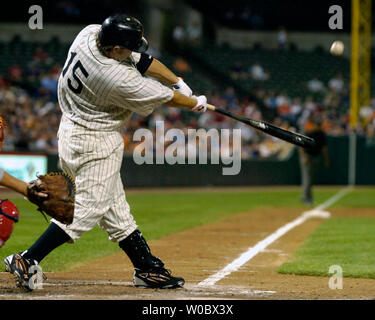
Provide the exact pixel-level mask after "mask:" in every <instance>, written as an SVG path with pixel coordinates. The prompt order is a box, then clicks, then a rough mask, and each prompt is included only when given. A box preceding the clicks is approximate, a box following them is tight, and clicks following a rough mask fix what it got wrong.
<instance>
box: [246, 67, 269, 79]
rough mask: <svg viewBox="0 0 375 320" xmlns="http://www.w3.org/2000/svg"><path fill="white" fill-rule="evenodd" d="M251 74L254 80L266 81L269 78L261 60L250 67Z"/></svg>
mask: <svg viewBox="0 0 375 320" xmlns="http://www.w3.org/2000/svg"><path fill="white" fill-rule="evenodd" d="M249 73H250V76H251V77H252V78H253V79H254V80H259V81H265V80H268V79H269V77H270V76H269V74H268V73H267V72H265V71H264V69H263V67H262V66H261V64H260V63H259V62H255V63H254V64H253V65H252V66H251V67H250V69H249Z"/></svg>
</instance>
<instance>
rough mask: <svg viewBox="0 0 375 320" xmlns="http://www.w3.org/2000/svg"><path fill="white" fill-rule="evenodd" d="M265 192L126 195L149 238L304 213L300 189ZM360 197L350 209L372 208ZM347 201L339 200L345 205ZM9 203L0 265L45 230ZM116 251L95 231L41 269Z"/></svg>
mask: <svg viewBox="0 0 375 320" xmlns="http://www.w3.org/2000/svg"><path fill="white" fill-rule="evenodd" d="M264 190H265V189H264ZM264 190H262V191H230V192H229V191H228V192H224V191H218V192H204V191H202V192H199V193H198V192H186V193H177V192H176V193H173V192H170V193H166V192H162V193H146V192H145V193H134V194H128V195H127V200H128V202H129V204H130V206H131V210H132V213H133V215H134V217H135V219H136V221H137V223H138V225H139V228H140V230H141V231H142V232H143V234H144V236H145V237H146V239H147V240H152V239H157V238H160V237H163V236H166V235H168V234H172V233H176V232H179V231H182V230H185V229H188V228H191V227H194V226H198V225H202V224H205V223H209V222H213V221H217V220H219V219H222V218H224V217H226V216H228V215H231V214H236V213H240V212H248V211H251V210H254V209H256V208H259V207H261V206H267V207H284V208H285V207H294V208H301V211H302V210H304V209H306V207H305V206H303V205H301V202H300V196H301V192H300V190H299V189H295V190H291V189H282V188H280V190H277V189H276V190H272V191H271V190H267V191H264ZM337 191H338V188H337V189H336V188H333V189H321V190H319V189H318V188H316V189H315V190H314V195H315V199H316V202H317V203H322V202H324V201H325V200H327V199H328V198H330V197H331V196H332V195H334V194H335V193H336V192H337ZM355 192H357V191H355ZM358 193H359V195H361V197H360V198H361V199H362V200H361V201H358V200H357V199H358V197H357V196H356V197H354V198H353V200H352V201H353V206H367V207H370V206H373V205H374V206H375V197H374V194H373V193H374V192H373V189H363V190H359V191H358ZM346 197H349V195H347V196H346ZM345 199H346V198H343V201H344V200H345ZM11 200H12V201H14V202H15V203H16V204H17V206H18V208H19V209H20V212H21V216H20V222H19V223H17V224H16V225H15V230H14V232H13V235H12V237H11V238H10V239H9V240H8V241H7V243H6V244H5V246H4V247H3V248H2V249H0V259H1V260H0V263H1V261H2V259H3V258H4V257H6V256H7V255H9V254H11V253H14V252H18V251H22V250H25V249H27V248H28V247H29V246H30V245H32V244H33V243H34V241H35V240H36V239H37V238H38V237H39V236H40V235H41V234H42V233H43V232H44V230H45V229H46V228H47V226H48V224H47V223H46V222H45V220H44V219H43V217H42V216H41V215H40V213H38V212H37V211H36V210H35V206H34V205H32V204H29V203H28V202H27V201H25V200H23V199H11ZM345 201H346V200H345ZM366 201H367V203H368V204H367V205H366V204H365V203H366ZM340 202H341V200H340ZM347 206H349V204H347ZM118 251H120V249H119V247H118V245H117V244H116V243H113V242H110V241H109V240H108V236H107V234H106V232H104V231H103V230H101V229H100V228H98V227H95V228H94V229H93V230H91V231H90V232H87V233H85V234H84V235H83V236H82V238H81V239H79V240H78V241H77V242H76V243H75V244H74V245H71V244H65V245H63V246H61V247H59V248H57V249H56V250H54V251H53V252H52V253H51V254H50V255H48V256H47V257H46V258H45V259H44V260H43V263H42V266H43V270H45V271H60V270H66V269H69V268H71V267H72V266H74V265H75V264H77V263H81V262H85V261H88V260H91V259H94V258H99V257H102V256H106V255H109V254H111V253H115V252H118ZM0 268H1V267H0Z"/></svg>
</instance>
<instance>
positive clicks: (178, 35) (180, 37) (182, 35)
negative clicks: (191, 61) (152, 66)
mask: <svg viewBox="0 0 375 320" xmlns="http://www.w3.org/2000/svg"><path fill="white" fill-rule="evenodd" d="M172 37H173V40H174V41H175V42H176V43H177V44H180V45H183V44H185V43H186V40H187V32H186V29H185V27H184V25H183V24H182V23H179V24H178V25H177V26H176V27H175V28H174V29H173V34H172Z"/></svg>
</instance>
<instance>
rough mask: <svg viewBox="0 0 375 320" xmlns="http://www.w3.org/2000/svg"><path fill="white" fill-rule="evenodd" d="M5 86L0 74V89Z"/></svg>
mask: <svg viewBox="0 0 375 320" xmlns="http://www.w3.org/2000/svg"><path fill="white" fill-rule="evenodd" d="M6 86H7V82H6V81H5V79H4V77H3V75H2V74H0V88H5V87H6Z"/></svg>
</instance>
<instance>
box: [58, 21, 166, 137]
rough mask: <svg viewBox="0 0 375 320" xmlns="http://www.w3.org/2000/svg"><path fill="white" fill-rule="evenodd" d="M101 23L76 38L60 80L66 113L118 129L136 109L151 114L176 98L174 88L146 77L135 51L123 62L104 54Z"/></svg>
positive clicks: (95, 125)
mask: <svg viewBox="0 0 375 320" xmlns="http://www.w3.org/2000/svg"><path fill="white" fill-rule="evenodd" d="M99 29H100V25H96V24H94V25H89V26H87V27H85V28H84V29H83V30H82V31H81V32H80V33H79V34H78V36H77V37H76V39H75V40H74V41H73V43H72V45H71V47H70V49H69V52H68V57H67V60H66V62H65V65H64V68H63V71H62V73H61V75H60V78H59V82H58V99H59V104H60V108H61V110H62V112H63V115H64V116H65V117H66V118H68V119H70V120H71V121H73V122H74V123H76V124H79V125H80V126H82V127H84V128H87V129H91V130H98V131H111V130H116V129H118V128H119V127H120V126H121V125H122V124H123V123H124V121H126V120H127V119H128V118H129V117H130V115H131V114H132V113H133V112H136V113H138V114H140V115H143V116H147V115H149V114H150V113H151V112H152V111H153V110H154V108H155V107H157V106H159V105H161V104H163V103H165V102H167V101H170V100H172V98H173V90H172V89H171V88H169V87H167V86H164V85H162V84H161V83H159V82H158V81H155V80H153V79H150V78H147V77H143V76H142V74H141V73H140V72H139V71H138V70H137V67H136V64H137V63H138V61H139V60H140V56H141V55H140V54H139V53H136V52H133V53H132V54H131V55H130V56H129V58H127V59H126V60H125V61H122V62H119V61H116V60H114V59H111V58H108V57H106V56H104V55H103V54H102V53H101V52H100V51H99V49H98V47H97V45H96V35H97V33H98V31H99Z"/></svg>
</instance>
